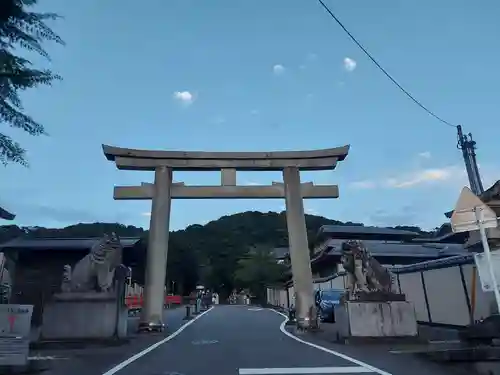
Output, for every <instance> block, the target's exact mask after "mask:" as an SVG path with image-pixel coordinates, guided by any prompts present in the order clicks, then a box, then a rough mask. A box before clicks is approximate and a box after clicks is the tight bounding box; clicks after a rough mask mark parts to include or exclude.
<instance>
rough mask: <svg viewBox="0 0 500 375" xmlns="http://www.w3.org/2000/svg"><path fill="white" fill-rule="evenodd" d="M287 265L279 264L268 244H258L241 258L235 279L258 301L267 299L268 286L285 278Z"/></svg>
mask: <svg viewBox="0 0 500 375" xmlns="http://www.w3.org/2000/svg"><path fill="white" fill-rule="evenodd" d="M286 270H287V267H286V266H285V265H283V264H279V263H278V262H277V260H276V258H275V257H274V255H273V253H272V248H270V247H269V246H266V245H256V246H254V247H253V248H251V249H250V250H249V251H248V254H247V255H246V256H245V257H244V258H242V259H240V260H239V262H238V268H237V269H236V272H235V280H236V283H237V285H238V286H239V287H241V288H245V289H248V290H249V291H250V293H251V294H252V295H253V296H254V297H255V298H256V300H257V301H258V302H264V301H265V300H266V295H265V294H266V287H267V286H269V285H272V284H275V283H278V282H280V281H282V280H283V277H284V276H285V271H286Z"/></svg>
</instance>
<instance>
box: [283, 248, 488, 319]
mask: <svg viewBox="0 0 500 375" xmlns="http://www.w3.org/2000/svg"><path fill="white" fill-rule="evenodd" d="M391 270H392V272H393V273H394V275H395V277H394V281H393V282H394V284H393V287H394V289H395V290H396V291H398V292H400V293H404V294H405V295H406V297H407V300H408V301H410V302H412V303H413V305H414V307H415V312H416V315H417V320H418V321H419V322H420V323H428V324H435V325H443V326H448V325H449V326H466V325H468V324H470V322H472V321H476V320H479V319H482V318H485V317H487V316H489V315H491V314H492V313H494V312H496V306H495V300H494V295H493V293H485V292H483V291H482V289H481V282H480V280H479V275H478V274H477V270H476V267H475V265H474V258H473V256H472V254H471V255H466V256H454V257H450V258H445V259H440V260H435V261H428V262H423V263H417V264H412V265H408V266H398V267H391ZM474 274H475V275H476V276H475V277H476V281H475V282H473V275H474ZM344 285H345V280H344V276H341V275H334V276H332V278H331V279H329V280H325V278H323V279H316V281H315V284H314V288H315V290H322V289H344ZM282 291H283V292H285V294H286V289H284V290H282ZM274 293H278V291H275V292H274ZM288 293H290V296H293V286H292V287H289V288H288ZM284 300H286V299H284ZM290 300H291V298H290ZM280 301H282V300H280ZM285 307H288V306H287V305H285Z"/></svg>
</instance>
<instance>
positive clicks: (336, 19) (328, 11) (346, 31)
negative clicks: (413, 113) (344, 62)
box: [318, 0, 457, 128]
mask: <svg viewBox="0 0 500 375" xmlns="http://www.w3.org/2000/svg"><path fill="white" fill-rule="evenodd" d="M318 2H319V3H320V4H321V6H322V7H323V8H324V9H325V10H326V12H327V13H328V14H329V15H330V16H331V17H332V18H333V19H334V20H335V22H337V24H338V25H339V26H340V27H341V28H342V29H343V30H344V31H345V33H346V34H347V35H348V36H349V38H351V40H352V41H353V42H354V43H355V44H356V45H357V46H358V47H359V48H360V49H361V50H362V51H363V52H364V53H365V55H366V56H368V58H369V59H370V60H371V61H372V62H373V63H374V64H375V65H376V66H377V68H379V70H380V71H381V72H382V73H384V74H385V76H386V77H387V78H389V79H390V80H391V81H392V83H394V84H395V85H396V86H397V87H398V88H399V89H400V90H401V91H402V92H403V93H404V94H405V95H406V96H407V97H408V98H410V99H411V100H412V101H413V102H414V103H415V104H416V105H418V106H419V107H420V108H421V109H423V110H424V111H425V112H427V113H428V114H429V115H431V116H432V117H434V118H435V119H436V120H438V121H440V122H441V123H443V124H444V125H447V126H451V127H453V128H456V127H457V125H453V124H452V123H450V122H448V121H446V120H445V119H443V118H442V117H440V116H438V115H437V114H436V113H434V112H433V111H431V110H430V109H429V108H427V107H426V106H425V105H423V104H422V103H421V102H420V101H419V100H417V99H416V98H415V97H414V96H413V95H412V94H410V93H409V92H408V91H407V90H406V89H405V88H404V87H403V86H402V85H400V84H399V83H398V81H396V80H395V79H394V78H393V77H392V76H391V75H390V74H389V73H388V72H387V71H386V70H385V69H384V68H383V67H382V66H381V65H380V64H379V63H378V61H377V60H375V58H374V57H373V56H372V55H371V54H370V53H369V52H368V51H367V50H366V48H365V47H363V45H361V43H360V42H358V40H357V39H356V38H355V37H354V36H353V35H352V34H351V33H350V32H349V30H347V28H346V27H345V26H344V24H343V23H342V22H341V21H340V20H339V19H338V18H337V16H335V14H333V12H332V11H331V10H330V8H329V7H328V6H327V5H326V4H325V3H324V2H323V0H318Z"/></svg>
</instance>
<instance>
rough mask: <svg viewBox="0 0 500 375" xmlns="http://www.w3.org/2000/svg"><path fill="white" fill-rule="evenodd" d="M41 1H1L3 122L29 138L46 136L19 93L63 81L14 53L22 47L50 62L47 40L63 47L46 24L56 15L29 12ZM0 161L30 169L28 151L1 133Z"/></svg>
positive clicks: (0, 101) (0, 96) (0, 117)
mask: <svg viewBox="0 0 500 375" xmlns="http://www.w3.org/2000/svg"><path fill="white" fill-rule="evenodd" d="M37 2H38V0H1V1H0V122H2V123H5V124H8V125H10V126H11V127H13V128H17V129H21V130H24V131H25V132H27V133H28V134H30V135H34V136H36V135H42V134H46V132H45V129H44V127H43V125H41V124H40V123H38V122H36V121H35V120H33V118H31V117H30V116H29V115H27V114H25V113H24V108H23V105H22V102H21V99H20V97H19V93H20V91H23V90H26V89H29V88H34V87H37V86H40V85H50V84H51V83H52V82H53V81H54V80H58V79H60V77H59V76H58V75H56V74H53V73H52V72H51V71H50V70H48V69H43V70H40V69H36V68H33V67H32V64H31V62H30V61H29V60H28V59H26V58H25V57H21V56H19V55H18V54H16V53H15V52H17V50H18V49H19V48H21V49H23V50H25V51H27V52H34V53H36V54H38V55H41V56H43V57H45V58H47V59H49V55H48V54H47V52H46V51H45V50H44V48H43V47H42V43H43V42H44V41H50V42H55V43H58V44H64V42H63V41H62V39H61V38H60V37H59V36H58V35H57V34H56V33H54V32H53V31H52V29H51V28H50V27H48V26H47V24H46V21H48V20H54V19H56V18H58V15H57V14H54V13H38V12H32V11H29V10H28V8H31V7H33V6H35V5H36V4H37ZM0 162H1V163H2V164H4V165H5V164H7V163H8V162H14V163H19V164H22V165H25V166H27V160H26V152H25V150H24V149H23V148H22V147H21V145H20V144H19V143H17V142H15V141H14V140H13V139H12V138H11V137H9V136H7V135H6V134H3V133H0Z"/></svg>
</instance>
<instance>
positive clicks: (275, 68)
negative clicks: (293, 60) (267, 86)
mask: <svg viewBox="0 0 500 375" xmlns="http://www.w3.org/2000/svg"><path fill="white" fill-rule="evenodd" d="M273 73H274V74H276V75H280V74H283V73H285V67H284V66H283V65H281V64H276V65H275V66H273Z"/></svg>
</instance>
